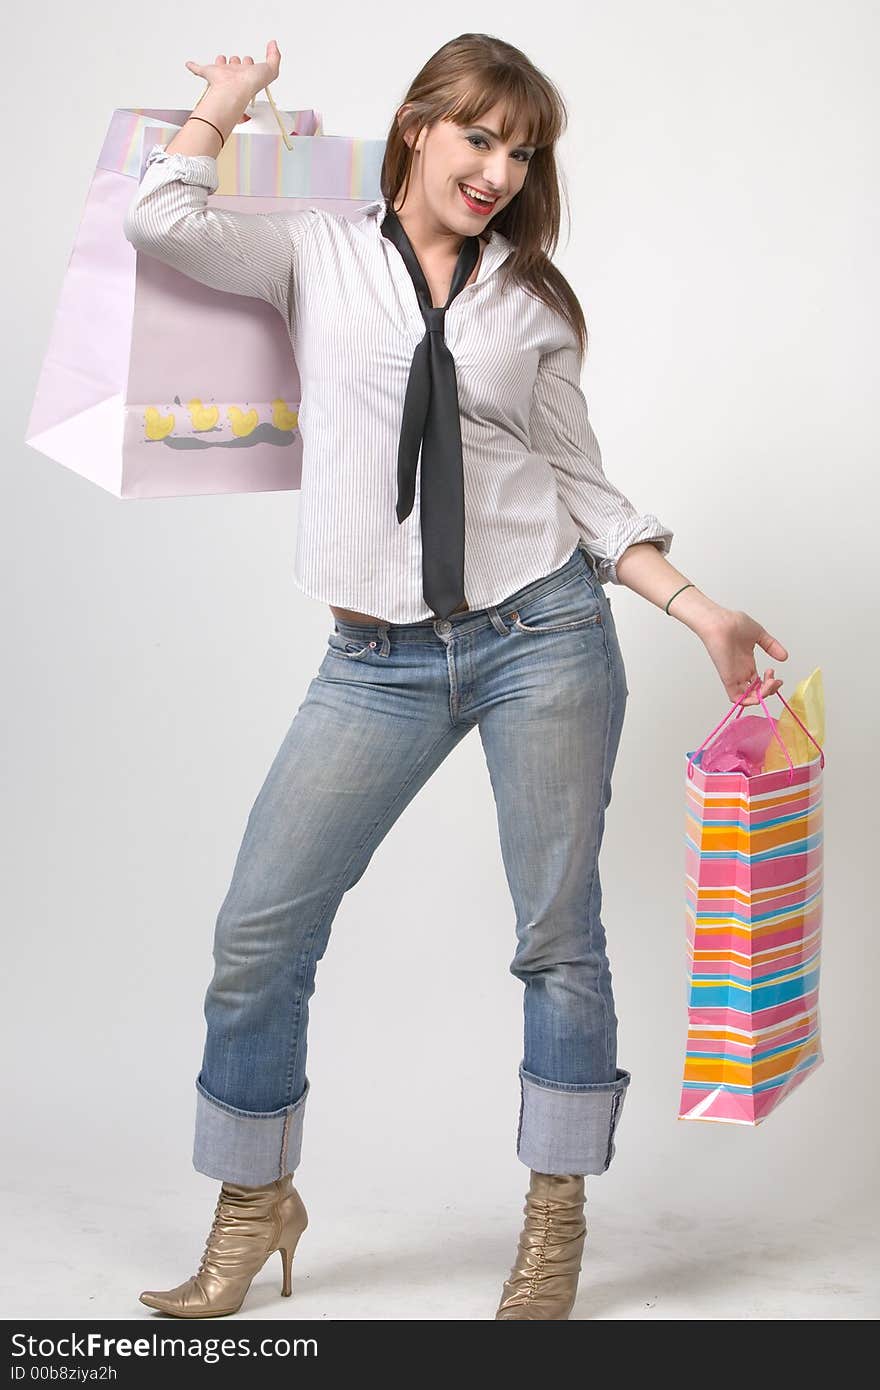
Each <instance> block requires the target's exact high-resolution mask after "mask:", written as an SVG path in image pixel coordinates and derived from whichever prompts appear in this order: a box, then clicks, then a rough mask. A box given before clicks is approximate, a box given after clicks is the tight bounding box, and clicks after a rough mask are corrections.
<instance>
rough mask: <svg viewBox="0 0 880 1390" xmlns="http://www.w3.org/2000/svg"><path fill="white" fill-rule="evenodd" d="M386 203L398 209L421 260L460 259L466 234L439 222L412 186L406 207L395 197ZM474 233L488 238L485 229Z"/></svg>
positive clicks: (395, 209)
mask: <svg viewBox="0 0 880 1390" xmlns="http://www.w3.org/2000/svg"><path fill="white" fill-rule="evenodd" d="M387 205H388V206H389V207H391V208H393V209H394V211H395V212H396V213H397V217H398V220H399V222H400V225H401V226H402V227H403V230H404V231H405V232H406V234H407V237H408V238H409V242H410V245H411V246H412V248H413V250H414V251H415V253H416V255H417V256H418V257H419V259H420V260H422V259H425V260H443V259H444V258H449V259H450V260H453V261H455V260H458V257H459V255H460V253H461V248H462V247H463V246H464V244H465V241H467V239H468V238H467V236H464V235H462V233H461V232H455V231H453V230H451V229H450V228H449V227H445V226H444V225H443V224H442V223H439V222H438V221H437V219H436V218H434V217H432V216H431V214H430V212H429V211H428V209H427V208H426V207H425V205H424V203H423V202H422V201H421V200H416V199H415V198H414V197H413V190H412V189H410V192H409V194H408V195H407V198H406V205H405V207H404V205H403V204H401V205H400V206H398V205H397V203H396V202H395V200H393V199H389V200H388V204H387ZM472 235H474V236H476V235H480V236H485V237H486V240H488V235H487V231H486V230H484V231H483V232H481V233H477V232H474V233H472Z"/></svg>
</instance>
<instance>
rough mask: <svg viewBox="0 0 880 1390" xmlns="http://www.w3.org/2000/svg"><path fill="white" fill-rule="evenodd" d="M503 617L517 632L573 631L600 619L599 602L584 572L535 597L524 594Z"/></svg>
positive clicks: (600, 608) (598, 621) (600, 607)
mask: <svg viewBox="0 0 880 1390" xmlns="http://www.w3.org/2000/svg"><path fill="white" fill-rule="evenodd" d="M503 616H504V617H505V618H507V619H508V620H509V621H510V622H512V623H513V626H514V628H515V629H516V630H517V631H518V632H529V633H535V634H538V633H542V632H572V631H574V630H576V629H578V628H583V627H590V626H591V625H592V624H594V623H601V622H602V605H601V603H600V601H599V599H598V597H597V596H596V592H595V590H594V588H593V585H592V584H591V583H590V580H589V579H588V578H587V576H586V575H585V574H583V573H578V574H575V575H573V576H572V578H571V579H568V580H566V581H565V583H564V584H560V585H559V586H558V588H556V589H553V590H551V591H550V592H549V593H546V594H538V595H536V596H535V597H534V598H529V597H528V596H527V597H525V598H524V599H522V600H521V601H520V604H519V606H518V607H517V608H512V609H510V610H508V611H506V612H505V613H504V614H503Z"/></svg>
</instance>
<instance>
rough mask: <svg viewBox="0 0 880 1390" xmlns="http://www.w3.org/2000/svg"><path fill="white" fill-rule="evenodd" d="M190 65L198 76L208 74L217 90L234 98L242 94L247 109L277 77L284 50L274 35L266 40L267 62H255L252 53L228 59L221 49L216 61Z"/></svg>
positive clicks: (208, 80) (206, 79) (203, 76)
mask: <svg viewBox="0 0 880 1390" xmlns="http://www.w3.org/2000/svg"><path fill="white" fill-rule="evenodd" d="M186 66H187V67H188V68H189V70H190V72H192V73H195V75H196V77H202V78H204V80H205V81H206V82H207V83H208V84H209V86H210V87H211V88H212V89H213V90H214V91H217V92H222V93H223V94H224V96H228V97H229V98H230V99H234V98H236V97H240V98H241V106H242V110H243V109H244V108H245V107H246V106H249V105H250V103H251V102H252V101H253V99H254V97H255V96H256V95H257V93H258V92H261V91H262V90H263V88H264V87H268V85H269V83H270V82H274V81H275V79H276V78H277V76H278V70H279V68H280V66H281V54H280V52H279V50H278V44H277V43H276V42H275V40H274V39H270V40H269V42H268V43H267V44H266V61H265V63H255V62H254V60H253V58H251V57H250V56H249V55H245V57H244V58H239V57H238V56H237V55H236V54H233V55H232V57H231V58H230V59H229V61H228V62H227V61H226V57H225V55H224V54H222V53H218V54H217V57H216V58H215V60H214V62H213V63H206V64H204V65H203V64H201V63H193V62H191V61H188V62H187V64H186Z"/></svg>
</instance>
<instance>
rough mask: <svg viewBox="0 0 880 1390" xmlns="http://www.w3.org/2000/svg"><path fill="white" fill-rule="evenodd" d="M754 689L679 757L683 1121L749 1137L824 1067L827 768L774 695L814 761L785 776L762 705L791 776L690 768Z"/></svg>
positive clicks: (696, 765) (792, 767) (791, 768)
mask: <svg viewBox="0 0 880 1390" xmlns="http://www.w3.org/2000/svg"><path fill="white" fill-rule="evenodd" d="M755 683H756V682H755V681H753V682H752V684H751V685H750V686H749V687H748V689H747V690H745V691H743V694H742V695H741V696H740V698H739V700H737V701H736V703H735V704H734V705H732V706H731V708H730V709H729V710H728V712H727V714H726V715H725V716H724V719H722V721H721V724H719V725H717V727H716V728H715V729H713V730H712V733H711V734H709V735H708V737H707V738H706V739H705V740H704V741H703V743H701V744H700V747H699V748H698V749H697V750H696V752H694V753H688V754H687V778H686V833H685V839H686V852H685V855H686V876H687V907H686V912H687V962H688V988H689V1002H688V1031H687V1053H686V1058H685V1066H684V1081H683V1084H682V1089H681V1098H680V1103H679V1112H678V1118H679V1119H681V1120H719V1121H726V1122H727V1123H729V1124H744V1125H758V1124H760V1123H761V1121H762V1120H764V1119H766V1117H767V1115H768V1114H769V1113H770V1111H771V1110H774V1109H775V1108H776V1107H777V1106H778V1105H779V1104H780V1103H781V1102H782V1101H783V1100H785V1098H786V1096H788V1095H790V1094H791V1092H792V1091H793V1090H794V1089H795V1088H796V1087H797V1086H799V1085H800V1084H801V1082H802V1081H804V1080H805V1079H806V1077H808V1076H809V1075H810V1073H811V1072H813V1071H815V1070H816V1068H817V1067H818V1066H820V1065H821V1063H822V1061H823V1055H822V1047H821V1042H820V1026H819V955H820V945H821V930H822V883H823V865H822V848H823V833H822V786H823V782H822V778H823V769H824V767H825V755H824V753H823V751H822V749H821V747H820V746H819V744H818V743H816V740H815V739H814V738H813V736H812V734H810V732H809V730H808V729H806V728H805V727H804V725H803V724H802V723H801V721H800V719H798V718H797V715H795V714H794V711H793V710H792V709H791V706H790V705H789V704H788V702H787V701H786V700H783V699H782V696H781V695H779V698H780V700H782V703H783V704H784V705H785V707H786V709H787V710H789V712H790V713H791V714H792V716H793V718H794V719H796V720H797V723H798V724H800V726H801V728H802V729H804V733H806V734H807V737H808V738H809V739H810V741H811V742H812V743H813V744H814V745H815V747H816V748H818V750H819V753H818V757H816V758H813V760H812V761H811V762H807V763H803V764H801V765H799V766H795V765H794V763H792V760H791V757H790V756H789V753H788V749H787V748H786V747H785V745H784V744H783V743H782V740H781V739H780V738H779V735H778V733H777V732H776V725H775V723H774V721H773V719H772V718H771V716H770V714H769V711H768V710H767V706H766V705H765V704H764V701H763V699H761V705H762V706H763V709H764V712H765V714H766V715H767V718H768V719H770V722H771V725H772V726H773V734H774V736H775V737H776V740H777V742H778V743H779V744H780V746H781V747H782V749H783V751H784V752H785V756H786V758H787V760H788V764H789V765H788V767H787V768H781V769H777V770H776V771H772V772H760V773H757V774H755V775H753V776H748V775H747V774H746V773H744V772H704V771H703V770H702V768H701V767H700V765H699V764H700V760H701V758H702V750H703V749H704V748H705V746H706V744H707V743H708V742H709V739H711V738H713V737H714V735H715V734H716V733H717V732H718V730H719V729H720V728H721V727H722V725H723V724H725V723H726V722H727V720H728V719H729V718H730V715H731V714H732V713H733V711H734V710H735V709H736V707H737V705H740V704H741V703H742V701H743V700H744V699H745V697H746V695H747V694H748V693H749V690H751V689H752V688H753V686H754V685H755ZM757 684H758V685H760V677H758V678H757ZM776 694H777V695H778V694H779V691H776ZM759 699H760V696H759ZM741 712H742V711H740V713H741ZM738 717H739V716H737V718H738Z"/></svg>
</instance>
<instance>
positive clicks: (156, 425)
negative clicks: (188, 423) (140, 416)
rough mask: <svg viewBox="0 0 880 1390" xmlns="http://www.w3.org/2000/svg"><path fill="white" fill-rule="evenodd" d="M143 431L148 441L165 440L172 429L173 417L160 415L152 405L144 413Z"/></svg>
mask: <svg viewBox="0 0 880 1390" xmlns="http://www.w3.org/2000/svg"><path fill="white" fill-rule="evenodd" d="M144 429H145V430H146V433H147V438H148V439H165V438H166V436H167V435H169V434H170V433H171V431H172V430H173V429H174V416H173V415H160V413H159V411H158V410H157V409H156V407H155V406H154V405H148V406H147V408H146V410H145V411H144Z"/></svg>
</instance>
